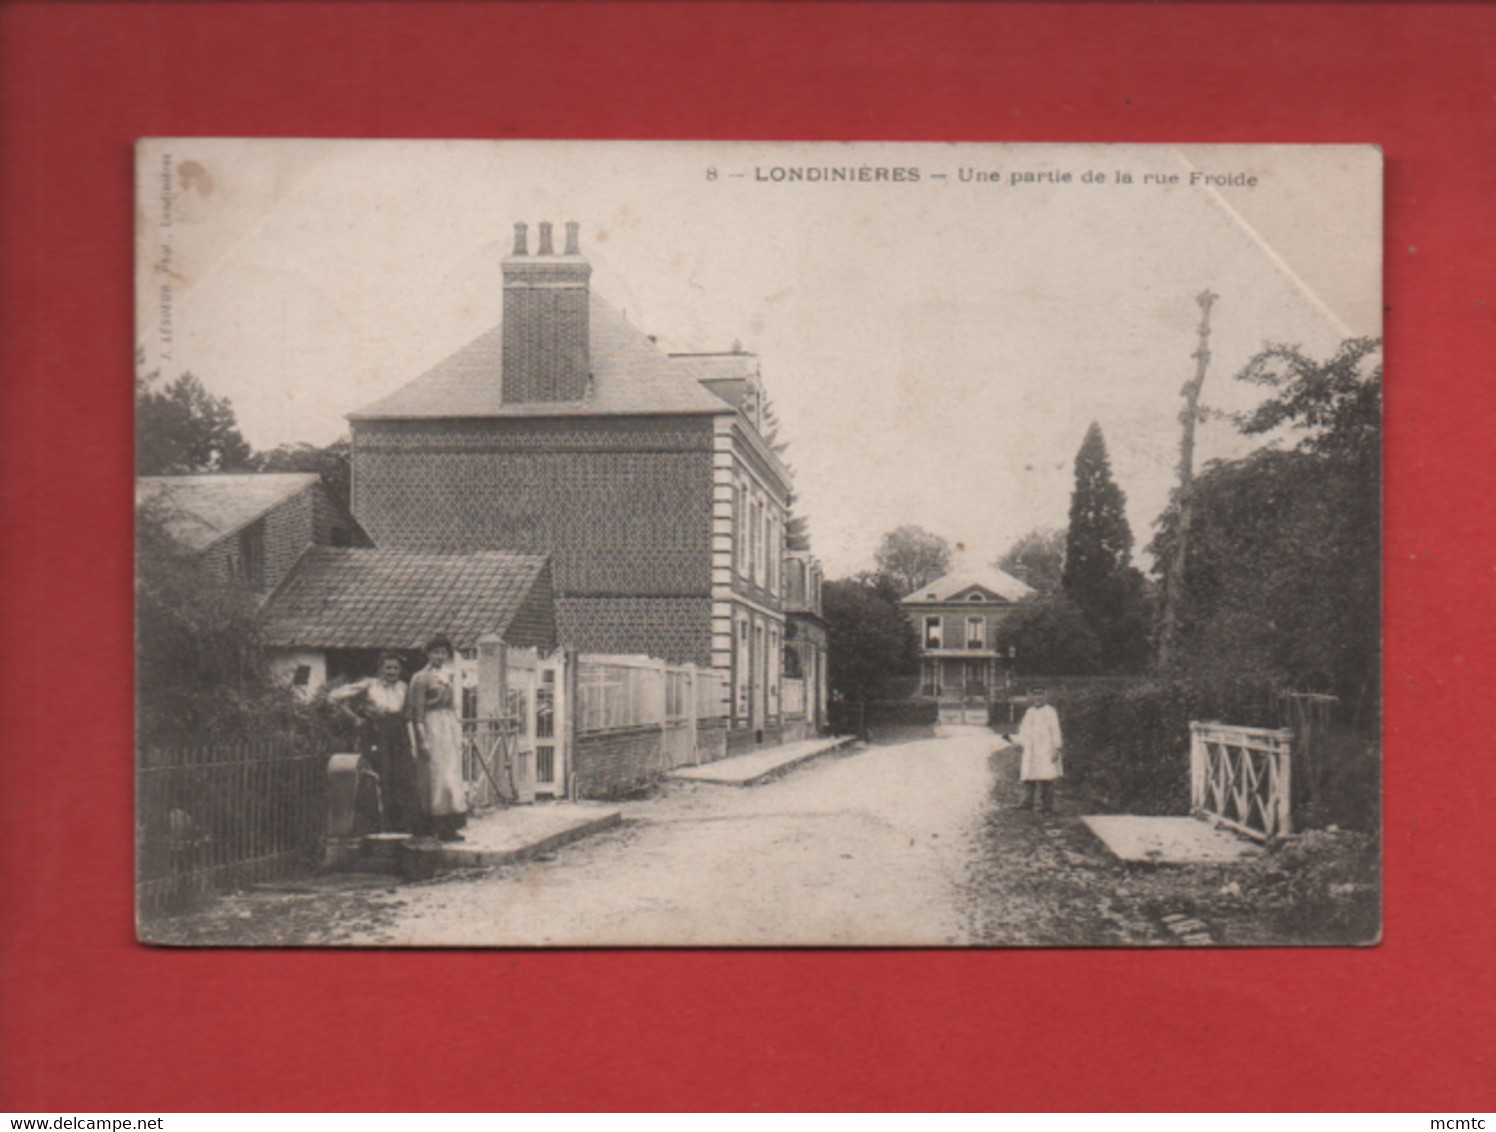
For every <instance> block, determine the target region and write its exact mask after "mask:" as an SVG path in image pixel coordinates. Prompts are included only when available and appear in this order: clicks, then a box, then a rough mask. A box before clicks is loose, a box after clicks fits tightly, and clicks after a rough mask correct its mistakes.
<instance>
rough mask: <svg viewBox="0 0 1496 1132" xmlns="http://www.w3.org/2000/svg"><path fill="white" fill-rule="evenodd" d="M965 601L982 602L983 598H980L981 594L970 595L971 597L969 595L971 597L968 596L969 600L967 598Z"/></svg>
mask: <svg viewBox="0 0 1496 1132" xmlns="http://www.w3.org/2000/svg"><path fill="white" fill-rule="evenodd" d="M966 600H967V601H982V600H984V599H983V597H982V595H981V594H979V593H976V594H972V595H971V596H970V597H969V598H967V599H966Z"/></svg>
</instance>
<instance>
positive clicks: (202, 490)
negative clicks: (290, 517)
mask: <svg viewBox="0 0 1496 1132" xmlns="http://www.w3.org/2000/svg"><path fill="white" fill-rule="evenodd" d="M316 482H317V475H316V473H315V472H285V473H275V474H271V473H250V474H245V475H202V476H140V477H138V478H137V479H136V481H135V506H136V507H137V508H139V507H143V506H146V505H147V504H151V503H158V504H160V505H161V507H162V508H163V512H164V520H165V526H166V530H167V533H168V534H170V535H171V536H172V538H174V539H176V540H177V542H179V543H180V544H181V545H182V546H184V547H186V548H187V549H188V550H192V551H202V550H206V549H207V548H208V547H210V546H212V545H213V544H214V543H215V542H217V541H218V540H219V539H222V538H224V537H225V536H227V535H231V534H233V533H234V532H235V531H237V530H239V529H240V528H241V527H244V526H247V525H249V524H250V523H252V522H254V521H255V520H256V519H258V518H259V517H260V516H261V515H263V514H265V513H266V512H267V511H269V510H271V509H272V508H274V507H275V506H276V505H277V504H280V503H283V502H285V501H286V500H287V499H290V498H291V497H292V496H294V495H296V494H297V493H298V492H301V491H304V490H305V489H306V488H307V487H308V486H310V485H311V484H314V483H316Z"/></svg>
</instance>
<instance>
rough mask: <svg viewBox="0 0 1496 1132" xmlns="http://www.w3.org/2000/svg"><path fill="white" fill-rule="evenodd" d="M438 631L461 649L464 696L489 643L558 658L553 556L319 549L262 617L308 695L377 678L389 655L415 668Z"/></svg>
mask: <svg viewBox="0 0 1496 1132" xmlns="http://www.w3.org/2000/svg"><path fill="white" fill-rule="evenodd" d="M435 633H445V634H446V635H447V636H448V637H449V638H451V640H452V644H453V646H454V647H455V648H456V649H457V670H458V674H459V678H460V680H461V683H462V686H463V688H464V689H473V688H476V686H477V655H478V653H477V649H478V641H479V639H480V638H482V637H485V636H488V635H490V634H492V635H496V636H498V637H500V638H501V639H502V640H503V641H504V642H505V643H506V644H508V645H511V646H513V647H516V648H534V649H537V650H538V651H539V652H540V653H541V654H542V655H544V654H546V653H549V652H552V651H553V650H554V649H555V648H556V644H557V641H556V608H555V596H554V591H553V586H552V581H551V560H550V556H549V555H544V554H522V553H518V552H515V551H507V550H485V551H474V552H471V553H468V554H426V553H423V552H420V551H415V550H405V549H355V548H346V549H344V548H332V547H320V546H319V547H312V548H311V549H310V550H308V551H307V552H306V553H305V554H304V555H302V557H301V560H300V561H298V562H297V563H296V566H295V567H294V568H293V569H292V571H291V572H290V574H288V575H287V576H286V579H285V581H284V582H282V583H281V585H280V587H279V588H278V589H277V590H276V591H275V593H274V594H272V595H271V596H270V599H269V600H268V601H267V602H266V603H265V606H264V608H263V610H262V611H261V634H262V639H263V641H264V644H265V646H266V649H267V652H268V653H269V656H270V663H271V666H272V669H273V670H274V671H275V672H276V673H277V674H278V675H279V676H281V677H282V678H283V679H285V680H287V681H288V682H289V683H291V684H292V685H294V686H295V687H297V688H298V689H301V690H303V691H304V692H305V693H306V694H311V693H313V692H315V691H316V690H317V689H318V688H320V687H322V686H324V685H325V684H327V683H328V682H330V681H340V680H345V679H356V678H359V677H363V676H369V675H372V674H373V672H374V668H375V664H376V662H377V659H378V656H379V653H380V652H382V651H384V650H387V649H389V650H395V651H399V652H401V653H404V654H406V656H407V659H408V664H407V669H408V670H413V669H414V667H415V666H416V665H417V664H419V663H420V661H421V649H422V646H423V645H424V644H425V643H426V641H427V640H429V639H430V637H431V636H432V635H433V634H435ZM464 714H468V715H471V714H472V712H465V713H464Z"/></svg>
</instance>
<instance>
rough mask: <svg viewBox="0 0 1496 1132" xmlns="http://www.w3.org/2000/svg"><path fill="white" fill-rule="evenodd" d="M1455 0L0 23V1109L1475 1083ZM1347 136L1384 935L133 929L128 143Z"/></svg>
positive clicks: (1418, 1099)
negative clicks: (981, 938)
mask: <svg viewBox="0 0 1496 1132" xmlns="http://www.w3.org/2000/svg"><path fill="white" fill-rule="evenodd" d="M1493 43H1496V10H1493V9H1492V8H1490V7H1480V6H1476V5H1468V6H1466V5H1448V6H1435V5H1427V6H1425V5H1416V6H1415V5H1397V4H1386V5H1378V6H1369V5H1367V6H1363V5H1359V4H1328V5H1326V4H1303V5H1292V6H1289V5H1283V6H1278V5H1261V6H1258V5H1248V4H1167V3H1166V4H1155V5H1145V4H1114V5H1107V4H1102V5H1082V4H1050V5H1026V4H990V5H989V4H977V3H959V4H948V5H935V4H931V5H919V6H915V5H908V6H905V5H898V4H888V5H866V6H864V5H859V4H851V3H844V4H839V3H820V4H796V3H787V4H780V5H773V6H756V5H739V4H714V5H709V6H708V5H692V4H684V3H665V4H649V3H619V4H611V5H591V4H555V5H544V6H543V5H530V4H498V3H496V4H487V5H485V4H476V3H475V4H460V5H439V4H402V3H390V4H359V3H333V4H319V3H286V4H271V3H222V4H206V3H203V4H194V3H176V4H147V3H138V4H132V3H121V4H99V5H92V4H72V3H58V4H50V5H48V4H32V3H10V4H5V5H3V6H0V52H3V56H0V84H3V85H0V128H3V134H0V144H3V151H0V157H3V171H0V194H3V197H0V240H3V252H4V259H3V273H4V274H3V293H0V317H3V333H0V374H3V377H0V398H3V401H0V430H3V443H0V500H3V508H4V513H3V521H4V528H3V536H0V539H3V541H0V553H3V558H0V563H3V571H4V576H3V581H4V585H3V588H0V602H3V608H0V612H3V622H0V624H3V626H4V629H5V641H4V648H3V649H0V689H3V691H0V694H3V696H4V706H3V712H0V720H3V723H0V727H3V729H4V730H3V750H4V779H3V785H0V809H3V821H0V853H3V856H0V862H3V869H0V885H3V891H0V900H3V906H0V907H3V926H0V946H3V951H0V979H3V1000H0V1040H3V1060H0V1108H5V1109H11V1110H17V1109H20V1110H44V1111H59V1110H60V1111H64V1112H66V1111H75V1112H77V1111H105V1110H114V1111H127V1112H128V1111H131V1110H134V1111H140V1112H147V1111H151V1110H194V1109H208V1110H220V1109H227V1110H238V1109H256V1108H277V1109H303V1108H305V1109H319V1108H333V1109H342V1108H373V1109H392V1108H412V1109H442V1108H481V1109H489V1108H493V1109H508V1108H521V1107H525V1108H528V1107H537V1108H576V1107H601V1108H646V1109H648V1108H677V1107H701V1108H716V1107H725V1108H735V1109H737V1108H742V1109H749V1108H755V1107H762V1108H772V1107H789V1108H878V1109H891V1108H906V1107H923V1108H936V1109H945V1108H996V1109H1007V1108H1013V1109H1045V1108H1052V1107H1063V1108H1081V1109H1087V1108H1097V1109H1153V1108H1161V1109H1174V1108H1181V1109H1199V1108H1225V1109H1264V1108H1290V1109H1334V1108H1350V1109H1404V1108H1410V1109H1415V1110H1437V1111H1455V1110H1461V1109H1477V1110H1478V1109H1487V1110H1489V1109H1491V1108H1492V1107H1496V1105H1493V1099H1492V1098H1493V1088H1492V1082H1493V1081H1496V1068H1493V1066H1492V1058H1491V1051H1492V1047H1493V1043H1496V1018H1493V1003H1496V987H1493V967H1496V964H1493V958H1492V956H1493V950H1492V943H1493V939H1492V935H1493V932H1492V918H1493V909H1496V899H1493V897H1492V894H1491V892H1490V891H1489V890H1488V883H1487V882H1488V881H1489V880H1490V879H1491V873H1492V865H1491V862H1492V860H1493V858H1496V854H1493V847H1496V846H1493V836H1492V829H1493V825H1492V823H1491V821H1490V819H1489V814H1490V809H1491V802H1490V799H1491V797H1492V795H1493V787H1496V775H1493V772H1492V767H1493V765H1496V757H1493V752H1492V751H1491V736H1492V734H1493V730H1496V729H1493V727H1492V707H1491V705H1492V702H1493V700H1496V696H1493V694H1492V689H1491V664H1492V659H1493V651H1492V640H1493V633H1492V626H1493V612H1496V611H1493V609H1492V604H1493V602H1492V583H1493V582H1496V573H1493V559H1496V532H1493V515H1496V512H1493V509H1492V507H1491V505H1490V501H1489V492H1490V490H1491V484H1492V482H1493V477H1492V462H1493V456H1496V442H1493V439H1492V435H1493V430H1492V428H1491V417H1492V410H1493V401H1492V397H1491V386H1490V381H1491V377H1492V373H1491V368H1492V361H1493V359H1492V356H1491V350H1490V347H1491V343H1492V332H1491V331H1492V311H1491V307H1490V305H1489V304H1491V303H1496V286H1493V283H1496V273H1493V271H1492V263H1491V249H1492V246H1493V240H1492V235H1493V219H1492V217H1493V209H1496V101H1493V98H1496V52H1493V48H1492V44H1493ZM190 134H200V135H269V136H277V135H280V136H297V135H325V136H333V137H344V136H381V135H384V136H396V137H641V138H648V137H670V138H738V137H741V138H786V139H788V138H808V139H819V138H826V139H837V138H854V139H864V138H865V139H880V138H886V139H921V138H930V139H943V138H952V139H970V140H995V141H1067V140H1076V141H1079V140H1103V141H1153V142H1166V141H1176V142H1376V143H1380V144H1381V145H1383V146H1384V147H1385V150H1386V158H1387V272H1386V286H1387V290H1386V295H1387V300H1386V301H1387V306H1388V322H1387V340H1388V350H1387V357H1388V375H1389V381H1388V386H1387V453H1388V457H1389V475H1388V481H1387V493H1386V498H1387V528H1386V529H1387V535H1386V577H1387V628H1386V674H1387V702H1386V707H1387V746H1386V752H1387V806H1386V834H1387V846H1386V848H1387V869H1386V942H1385V943H1383V945H1382V946H1381V947H1379V948H1376V949H1372V950H1364V951H1348V950H1317V951H1301V952H1292V951H1258V952H1212V953H1199V952H1180V951H1168V952H1162V953H1148V952H1139V951H1122V952H1114V953H1105V952H1058V951H1048V952H1046V951H1027V952H1025V951H1014V952H1002V951H997V952H981V951H977V952H902V953H901V952H885V953H845V952H786V953H754V952H695V953H692V952H668V951H667V952H613V953H586V952H581V953H531V952H424V953H400V952H368V953H349V952H316V951H285V952H273V951H257V952H221V951H220V952H208V951H205V952H192V951H185V952H183V951H171V950H151V949H148V948H144V947H140V946H138V945H136V944H135V943H134V941H133V929H132V909H131V856H130V855H131V839H132V837H131V835H132V823H131V813H130V799H131V791H132V783H131V774H130V766H131V747H132V744H131V738H130V703H131V688H130V676H129V673H130V667H131V649H130V644H131V620H130V616H131V615H130V585H131V562H130V535H131V526H130V501H131V495H130V484H131V443H130V413H131V373H132V364H131V363H132V341H133V335H132V325H131V296H130V286H131V226H132V203H131V196H130V186H131V144H132V142H133V141H134V139H135V138H137V137H139V136H143V135H190Z"/></svg>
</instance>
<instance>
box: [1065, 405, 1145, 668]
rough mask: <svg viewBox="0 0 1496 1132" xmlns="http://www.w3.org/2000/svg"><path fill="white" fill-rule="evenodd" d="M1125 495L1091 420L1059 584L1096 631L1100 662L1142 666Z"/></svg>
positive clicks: (1138, 591) (1079, 460)
mask: <svg viewBox="0 0 1496 1132" xmlns="http://www.w3.org/2000/svg"><path fill="white" fill-rule="evenodd" d="M1126 504H1127V497H1126V496H1124V495H1123V494H1122V489H1121V488H1120V487H1118V486H1117V484H1116V482H1115V481H1114V480H1113V479H1112V468H1111V461H1110V459H1109V458H1108V456H1107V451H1106V438H1105V437H1104V436H1103V435H1102V433H1101V426H1100V425H1099V424H1097V423H1095V422H1094V421H1093V422H1092V423H1091V427H1090V428H1089V429H1088V430H1087V431H1086V438H1085V440H1084V441H1083V442H1082V443H1081V446H1080V450H1079V451H1078V452H1077V453H1076V455H1075V491H1074V492H1073V493H1072V495H1071V496H1070V526H1069V529H1068V530H1067V531H1066V536H1065V566H1064V571H1063V573H1062V574H1061V578H1060V584H1061V587H1062V589H1063V590H1064V592H1065V595H1066V596H1067V597H1068V598H1069V599H1070V600H1071V601H1072V602H1074V603H1075V606H1076V608H1077V609H1078V610H1079V611H1080V614H1081V616H1082V617H1084V618H1085V620H1086V624H1087V625H1089V626H1090V627H1091V631H1092V632H1093V633H1095V634H1096V639H1097V641H1098V642H1099V644H1100V646H1101V657H1102V662H1103V664H1104V665H1105V666H1106V667H1107V668H1109V669H1113V670H1119V671H1127V670H1134V669H1136V668H1139V667H1141V665H1142V664H1143V663H1144V662H1145V661H1146V657H1147V651H1148V630H1147V624H1148V619H1147V616H1146V611H1145V608H1144V603H1145V583H1144V580H1143V577H1142V575H1141V574H1140V573H1139V572H1138V571H1137V570H1136V569H1134V568H1133V566H1132V528H1131V527H1129V526H1128V524H1127V513H1126Z"/></svg>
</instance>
